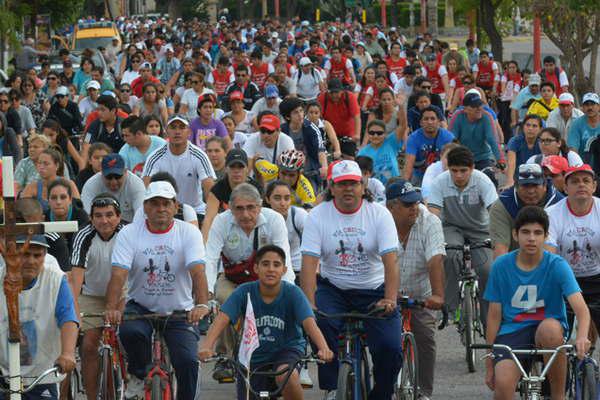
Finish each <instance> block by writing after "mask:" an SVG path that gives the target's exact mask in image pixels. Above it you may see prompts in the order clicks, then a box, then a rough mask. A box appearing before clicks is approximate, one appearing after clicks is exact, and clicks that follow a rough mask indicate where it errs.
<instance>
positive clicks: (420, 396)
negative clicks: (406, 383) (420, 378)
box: [417, 394, 429, 400]
mask: <svg viewBox="0 0 600 400" xmlns="http://www.w3.org/2000/svg"><path fill="white" fill-rule="evenodd" d="M417 399H418V400H429V397H427V396H425V395H424V394H420V395H419V397H417Z"/></svg>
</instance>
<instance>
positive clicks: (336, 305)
mask: <svg viewBox="0 0 600 400" xmlns="http://www.w3.org/2000/svg"><path fill="white" fill-rule="evenodd" d="M383 296H384V288H383V285H382V286H380V287H379V288H377V289H374V290H370V289H351V290H342V289H339V288H337V287H336V286H334V285H332V284H331V283H330V282H328V281H327V280H325V279H319V282H318V285H317V293H316V299H315V300H316V306H317V308H318V309H319V310H321V311H323V312H325V313H327V314H337V313H344V312H351V311H357V312H360V313H367V312H368V308H369V306H370V305H371V304H373V303H375V302H377V301H378V300H381V299H382V298H383ZM317 323H318V325H319V328H320V329H321V331H322V332H323V335H324V336H325V340H326V341H327V344H328V346H329V348H330V349H331V350H332V351H333V352H334V353H336V349H337V348H338V346H339V342H338V335H339V332H340V330H341V328H342V326H343V321H342V320H335V319H323V318H318V319H317ZM364 326H365V328H366V332H367V338H366V342H367V345H368V347H369V352H370V353H371V357H372V359H373V377H374V379H375V385H374V386H373V389H372V390H371V393H369V400H389V399H391V398H392V393H393V391H394V383H395V382H396V378H397V376H398V372H399V371H400V367H401V366H402V340H401V335H400V334H399V332H401V331H402V321H401V318H400V314H399V312H398V310H396V311H394V313H393V314H391V315H390V316H389V317H388V318H386V319H382V320H368V319H367V320H365V321H364ZM336 357H337V354H336ZM338 367H339V363H338V362H337V360H335V359H334V361H333V362H331V363H327V364H319V387H320V388H321V389H322V390H335V389H336V387H337V376H338Z"/></svg>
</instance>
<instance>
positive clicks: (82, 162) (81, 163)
mask: <svg viewBox="0 0 600 400" xmlns="http://www.w3.org/2000/svg"><path fill="white" fill-rule="evenodd" d="M67 151H68V152H69V155H70V156H71V157H73V160H75V162H76V163H77V167H78V168H79V170H80V171H81V170H82V169H85V164H86V160H84V159H83V157H81V155H80V154H79V153H78V152H77V149H76V148H75V146H73V143H71V141H70V140H67ZM86 154H87V152H86Z"/></svg>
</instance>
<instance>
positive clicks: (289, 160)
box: [277, 150, 304, 171]
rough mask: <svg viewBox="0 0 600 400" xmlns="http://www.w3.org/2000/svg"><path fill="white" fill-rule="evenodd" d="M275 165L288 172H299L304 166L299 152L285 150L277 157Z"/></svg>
mask: <svg viewBox="0 0 600 400" xmlns="http://www.w3.org/2000/svg"><path fill="white" fill-rule="evenodd" d="M277 165H279V168H283V169H285V170H288V171H299V170H301V169H302V167H303V166H304V153H303V152H301V151H299V150H286V151H284V152H283V153H281V155H280V156H279V160H278V162H277Z"/></svg>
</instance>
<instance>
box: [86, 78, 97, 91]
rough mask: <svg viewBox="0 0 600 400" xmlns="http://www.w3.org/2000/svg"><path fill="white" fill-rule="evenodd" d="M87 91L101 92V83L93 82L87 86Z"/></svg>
mask: <svg viewBox="0 0 600 400" xmlns="http://www.w3.org/2000/svg"><path fill="white" fill-rule="evenodd" d="M85 88H86V89H97V90H100V82H98V81H94V80H91V81H89V82H88V83H86V84H85Z"/></svg>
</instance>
